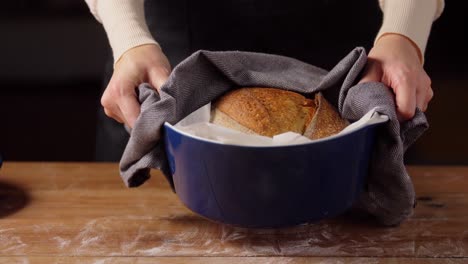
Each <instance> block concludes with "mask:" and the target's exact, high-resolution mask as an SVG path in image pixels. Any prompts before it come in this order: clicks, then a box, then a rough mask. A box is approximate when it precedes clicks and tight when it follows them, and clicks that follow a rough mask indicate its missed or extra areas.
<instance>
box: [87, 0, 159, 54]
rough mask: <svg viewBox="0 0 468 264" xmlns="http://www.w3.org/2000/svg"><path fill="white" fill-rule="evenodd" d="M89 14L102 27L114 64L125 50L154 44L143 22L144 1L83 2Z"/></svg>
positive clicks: (93, 0) (98, 0)
mask: <svg viewBox="0 0 468 264" xmlns="http://www.w3.org/2000/svg"><path fill="white" fill-rule="evenodd" d="M85 1H86V3H87V4H88V6H89V9H90V11H91V13H92V14H93V15H94V17H95V18H96V20H98V21H99V22H100V23H102V25H103V26H104V30H105V31H106V33H107V38H108V39H109V43H110V46H111V48H112V53H113V56H114V63H115V62H117V61H118V60H119V59H120V57H121V56H122V54H123V53H125V52H126V51H127V50H129V49H132V48H134V47H137V46H141V45H145V44H155V45H157V42H156V41H155V40H154V39H153V37H152V35H151V33H150V32H149V29H148V26H147V24H146V20H145V11H144V0H85Z"/></svg>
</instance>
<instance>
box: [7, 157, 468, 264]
mask: <svg viewBox="0 0 468 264" xmlns="http://www.w3.org/2000/svg"><path fill="white" fill-rule="evenodd" d="M408 169H409V171H410V174H411V175H412V177H413V179H414V182H415V188H416V191H417V194H418V197H419V198H418V200H419V203H418V206H417V209H416V212H415V214H414V216H413V217H412V218H411V219H409V220H408V221H406V222H404V223H403V224H402V225H401V226H400V227H394V228H383V227H381V226H378V225H376V224H375V223H374V222H373V221H371V220H370V219H369V218H368V217H366V216H363V215H357V214H347V215H344V216H342V217H339V218H336V219H332V220H327V221H322V222H320V223H315V224H306V225H301V226H297V227H291V228H285V229H277V230H258V229H256V230H252V229H243V228H237V227H231V226H226V225H222V224H217V223H213V222H210V221H207V220H205V219H203V218H201V217H198V216H196V215H194V214H193V213H191V212H190V211H189V210H187V209H186V208H185V207H184V206H183V205H182V204H181V202H180V201H179V200H178V198H177V196H176V195H175V194H174V193H172V191H171V190H170V189H169V186H168V184H167V183H166V181H165V180H164V178H163V176H162V175H161V174H159V173H158V172H157V171H155V172H153V177H152V179H151V180H150V181H149V182H148V183H146V184H145V185H144V186H142V187H139V188H135V189H127V188H126V187H124V185H123V183H122V182H121V180H120V178H119V176H118V165H117V164H113V163H16V162H7V163H5V164H4V167H3V168H2V169H1V170H0V263H220V262H221V263H236V264H237V263H315V262H317V263H348V262H349V263H406V262H408V263H468V195H467V192H468V167H409V168H408Z"/></svg>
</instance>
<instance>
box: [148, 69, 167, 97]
mask: <svg viewBox="0 0 468 264" xmlns="http://www.w3.org/2000/svg"><path fill="white" fill-rule="evenodd" d="M148 77H149V82H150V84H151V85H152V86H153V87H154V88H156V90H157V91H158V92H159V91H161V87H162V86H163V84H164V83H165V82H166V81H167V79H168V78H169V71H168V70H166V69H163V68H157V69H152V70H150V71H149V76H148Z"/></svg>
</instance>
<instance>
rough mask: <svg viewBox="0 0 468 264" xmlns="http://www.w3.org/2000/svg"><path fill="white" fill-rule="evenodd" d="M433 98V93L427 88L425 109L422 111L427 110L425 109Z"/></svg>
mask: <svg viewBox="0 0 468 264" xmlns="http://www.w3.org/2000/svg"><path fill="white" fill-rule="evenodd" d="M433 97H434V91H433V90H432V87H430V86H429V88H428V89H427V91H426V98H425V99H426V109H425V110H424V111H426V110H427V107H428V106H429V102H431V100H432V98H433Z"/></svg>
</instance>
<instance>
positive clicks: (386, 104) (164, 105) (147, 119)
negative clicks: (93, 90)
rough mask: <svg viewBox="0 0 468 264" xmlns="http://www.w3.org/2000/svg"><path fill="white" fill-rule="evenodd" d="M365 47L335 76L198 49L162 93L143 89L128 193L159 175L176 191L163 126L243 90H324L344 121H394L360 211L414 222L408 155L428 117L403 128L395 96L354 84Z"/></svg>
mask: <svg viewBox="0 0 468 264" xmlns="http://www.w3.org/2000/svg"><path fill="white" fill-rule="evenodd" d="M366 60H367V56H366V53H365V50H364V49H363V48H355V49H354V50H353V51H351V52H350V53H349V54H348V55H347V56H346V57H345V58H343V59H342V60H341V61H340V62H339V63H338V64H337V65H336V66H335V67H334V68H333V69H332V70H331V71H330V72H327V71H325V70H323V69H320V68H318V67H315V66H312V65H309V64H306V63H303V62H301V61H298V60H295V59H292V58H287V57H283V56H277V55H269V54H261V53H252V52H238V51H228V52H210V51H198V52H196V53H194V54H192V55H191V56H190V57H188V58H187V59H186V60H184V61H183V62H181V63H180V64H179V65H178V66H177V67H175V69H174V70H173V72H172V73H171V75H170V76H169V79H168V81H167V82H166V83H165V84H164V85H163V87H162V88H161V93H160V94H158V93H157V92H155V91H154V90H153V89H152V88H151V87H149V86H148V85H147V84H143V85H140V87H139V89H138V92H139V100H140V102H141V104H142V105H141V114H140V116H139V118H138V120H137V121H136V123H135V126H134V128H133V130H132V131H131V133H130V140H129V142H128V144H127V146H126V149H125V151H124V154H123V156H122V159H121V161H120V170H121V176H122V178H123V180H124V182H125V183H126V184H127V186H129V187H135V186H139V185H141V184H142V183H143V182H144V181H146V180H147V179H148V178H149V170H150V168H155V169H160V170H162V171H163V173H164V174H165V175H166V177H167V179H168V181H169V182H170V183H171V185H172V186H173V182H172V178H171V175H170V171H169V166H168V162H167V158H166V154H165V151H164V145H163V144H164V142H163V140H161V139H162V135H161V133H162V125H163V124H164V122H165V121H167V122H169V123H171V124H175V123H176V122H178V121H179V120H181V119H182V118H184V117H185V116H187V115H188V114H190V113H191V112H193V111H195V110H196V109H198V108H199V107H201V106H203V105H205V104H207V103H208V102H210V101H212V100H214V99H215V98H217V97H219V96H220V95H222V94H223V93H225V92H227V91H229V90H231V89H235V88H238V87H249V86H257V87H276V88H283V89H287V90H292V91H296V92H300V93H303V94H309V93H314V92H317V91H322V93H323V94H324V96H325V97H326V98H327V99H328V100H329V101H330V102H331V103H332V104H334V105H335V106H336V107H337V108H338V110H339V111H340V113H341V115H342V116H343V117H344V118H346V119H348V120H350V121H351V122H352V121H355V120H358V119H359V118H361V117H362V116H363V115H364V114H366V113H367V112H368V111H369V110H371V109H372V108H374V107H377V109H378V112H379V113H381V114H385V115H388V116H389V118H390V120H389V122H387V123H386V124H385V125H384V126H382V128H381V129H379V131H378V135H377V140H376V145H375V148H374V153H373V155H372V158H371V165H370V171H369V177H368V181H367V185H366V188H365V191H364V192H363V193H362V195H361V197H360V199H359V201H358V202H357V206H358V207H360V208H363V209H364V210H365V211H367V212H368V213H370V214H372V215H374V216H376V217H377V219H378V220H379V221H380V222H381V223H382V224H384V225H397V224H399V223H400V222H401V221H403V220H405V219H406V218H407V217H409V216H410V215H411V214H412V212H413V207H414V204H415V193H414V189H413V184H412V181H411V178H410V177H409V175H408V173H407V171H406V169H405V166H404V164H403V155H404V152H405V151H406V149H407V148H408V146H410V145H411V144H412V143H413V142H414V141H415V140H416V139H417V138H418V137H419V136H420V135H421V134H422V133H423V132H424V131H425V130H426V129H427V127H428V123H427V120H426V118H425V116H424V114H423V113H422V112H421V111H419V110H417V112H416V116H415V117H414V118H413V119H412V120H410V121H408V122H405V123H402V124H400V123H399V122H398V120H397V116H396V112H395V103H394V96H393V94H392V92H391V91H390V89H389V88H388V87H386V86H385V85H383V84H382V83H363V84H357V85H356V82H357V81H358V77H359V74H360V73H361V71H362V70H363V68H364V66H365V64H366Z"/></svg>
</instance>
